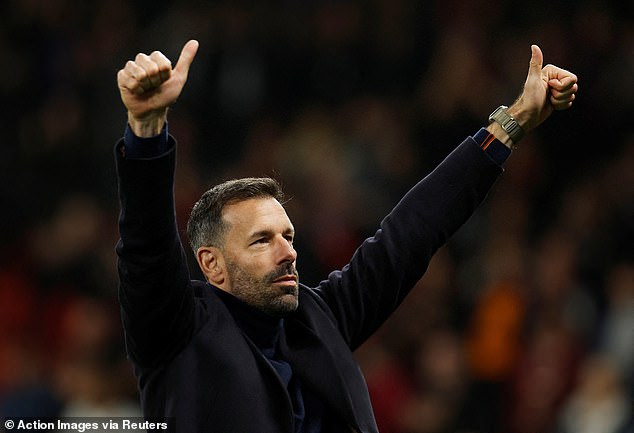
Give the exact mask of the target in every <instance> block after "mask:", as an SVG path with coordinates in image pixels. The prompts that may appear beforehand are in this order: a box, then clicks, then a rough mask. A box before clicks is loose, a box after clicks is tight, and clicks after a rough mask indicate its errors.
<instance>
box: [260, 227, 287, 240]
mask: <svg viewBox="0 0 634 433" xmlns="http://www.w3.org/2000/svg"><path fill="white" fill-rule="evenodd" d="M274 233H275V230H271V229H264V230H258V231H257V232H253V233H251V235H250V236H249V239H255V238H259V237H269V236H271V235H273V234H274ZM282 234H284V235H292V236H295V229H294V228H293V227H289V228H287V229H286V230H284V231H283V232H282Z"/></svg>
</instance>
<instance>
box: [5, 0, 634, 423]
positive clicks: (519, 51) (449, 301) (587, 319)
mask: <svg viewBox="0 0 634 433" xmlns="http://www.w3.org/2000/svg"><path fill="white" fill-rule="evenodd" d="M0 24H1V25H0V69H1V70H2V75H1V77H0V95H1V96H2V100H3V101H4V103H3V106H4V109H3V115H2V117H1V119H0V122H2V125H3V128H2V129H3V131H4V132H7V133H8V136H7V137H5V138H4V142H3V146H2V147H3V157H2V158H0V181H1V183H0V185H1V186H0V203H2V212H0V417H1V416H8V415H10V416H40V417H43V416H134V415H139V414H140V412H139V408H138V400H137V394H136V384H135V380H134V377H133V375H132V369H131V365H130V363H129V362H128V360H126V358H125V348H124V346H123V339H122V329H121V325H120V321H119V312H118V304H117V276H116V257H115V254H114V246H115V243H116V241H117V238H118V234H117V226H116V223H117V217H118V202H117V191H116V176H115V173H114V163H113V156H112V151H113V146H114V143H115V141H116V140H118V139H119V137H121V136H122V133H123V130H124V126H125V119H126V117H125V111H124V108H123V106H122V104H121V103H120V99H119V95H118V90H117V88H116V72H117V70H118V69H120V68H121V67H122V66H123V65H124V63H125V62H126V61H127V60H128V59H130V58H133V57H134V55H135V54H136V53H137V52H146V53H149V52H151V51H152V50H155V49H159V50H161V51H163V52H164V53H165V54H166V55H167V56H168V57H170V58H171V59H172V61H174V62H175V60H176V59H177V57H178V53H179V51H180V48H181V47H182V45H183V44H184V43H185V42H186V41H187V40H188V39H190V38H196V39H198V40H199V41H200V43H201V47H200V50H199V53H198V56H197V58H196V60H195V62H194V64H193V65H192V69H191V71H190V78H189V82H188V83H187V86H186V87H185V91H184V93H183V95H182V96H181V98H180V100H179V101H178V102H177V104H176V105H175V106H174V107H173V109H172V110H171V111H170V118H169V129H170V132H171V133H173V134H174V135H175V136H176V138H177V140H178V143H179V150H178V168H177V170H178V174H177V183H176V186H175V193H176V198H177V211H178V214H179V218H180V224H181V229H183V228H184V224H185V222H186V219H187V216H188V213H189V210H190V209H191V206H192V204H193V203H194V202H195V200H196V199H197V198H198V197H199V196H200V194H201V193H202V192H203V191H204V190H206V189H207V188H208V187H209V186H211V185H213V184H214V183H216V182H218V181H220V180H225V179H227V178H232V177H240V176H243V175H249V176H260V175H267V176H274V177H276V178H278V179H279V180H280V181H281V182H282V183H283V185H284V187H285V189H286V191H287V194H288V196H289V197H290V200H289V202H288V204H287V208H288V212H289V215H290V217H291V219H292V220H293V221H294V224H295V226H296V228H297V230H298V236H297V245H296V247H297V249H298V252H299V264H298V268H299V271H300V276H301V279H302V281H303V282H304V283H306V284H308V285H315V284H316V283H318V282H319V280H320V279H322V278H324V277H325V276H326V275H327V274H328V272H329V271H331V270H333V269H335V268H339V267H341V266H342V265H344V264H345V263H346V262H347V260H348V259H349V257H350V256H351V254H352V252H353V251H354V249H355V247H356V246H357V245H358V244H359V243H360V242H361V241H362V240H363V239H364V238H366V237H368V236H371V235H372V234H373V233H374V231H375V230H376V228H377V226H378V224H379V222H380V220H381V218H382V216H384V215H385V214H386V213H387V212H389V210H390V209H391V207H392V206H394V205H395V204H396V202H397V201H398V199H399V198H400V197H401V195H402V194H403V193H404V192H405V191H407V189H408V188H409V187H410V186H411V185H413V184H414V183H415V182H416V181H417V180H418V179H420V178H421V177H423V176H424V175H425V174H426V173H428V172H429V171H430V170H431V169H432V168H433V167H434V166H435V165H436V164H437V163H438V162H439V161H441V160H442V158H443V157H444V156H445V155H446V154H447V153H448V152H450V151H451V149H452V148H453V147H454V146H456V145H457V144H458V143H459V142H460V141H462V140H463V139H464V138H465V137H466V136H467V135H471V134H474V133H475V132H476V131H477V130H478V128H480V127H481V126H483V125H485V123H486V119H487V116H488V114H489V113H490V112H491V111H492V110H493V109H494V108H495V107H497V106H498V105H500V104H507V105H510V103H512V102H513V100H514V99H515V98H516V97H517V95H518V94H519V92H520V90H521V86H522V84H523V81H524V79H525V76H526V72H527V67H528V61H529V59H530V48H529V47H530V44H531V43H537V44H538V45H540V47H541V48H542V50H543V52H544V56H545V61H546V62H547V63H554V64H556V65H558V66H561V67H564V68H566V69H569V70H571V71H573V72H575V73H576V74H577V75H578V77H579V86H580V90H579V95H578V99H577V101H576V102H575V104H574V107H573V108H572V109H571V110H568V111H565V112H557V113H555V114H554V115H553V116H552V117H551V118H550V119H549V120H548V121H547V122H546V123H545V124H543V125H542V126H541V127H540V128H538V129H537V130H536V131H534V133H532V134H531V135H530V136H529V137H528V138H526V139H525V140H524V141H523V142H522V143H521V147H520V148H519V149H518V150H516V151H515V152H514V154H513V155H512V157H511V158H510V159H509V161H508V162H507V164H506V166H505V168H506V172H505V174H504V175H503V177H502V178H501V179H500V180H499V182H498V183H497V184H496V186H495V187H494V190H493V191H492V192H491V194H490V195H489V197H488V199H487V201H486V202H485V203H484V204H483V206H482V207H481V208H480V209H479V210H478V211H477V213H476V214H475V215H474V216H473V217H472V218H471V220H469V222H468V223H467V224H466V225H465V226H464V227H463V228H462V229H461V230H460V231H459V232H458V233H457V234H456V235H455V236H454V237H453V238H452V240H451V241H450V242H449V243H448V244H447V245H446V246H445V247H443V248H442V249H441V250H440V251H439V252H438V254H437V255H436V256H435V257H434V259H433V261H432V263H431V265H430V266H429V269H428V271H427V273H426V274H425V276H424V277H423V279H422V280H421V281H420V282H419V283H418V286H417V287H416V289H415V290H414V291H413V292H412V293H411V295H410V296H409V298H408V299H407V300H406V301H405V302H404V303H403V305H402V306H401V308H400V309H399V310H398V312H397V313H396V314H395V315H393V316H392V317H391V318H390V320H389V321H388V322H387V323H386V324H385V325H384V326H383V327H382V328H381V329H380V331H379V332H378V333H377V334H376V335H375V336H373V337H372V338H371V339H370V340H369V341H368V342H367V343H366V344H365V345H364V346H362V347H361V348H360V349H359V350H358V352H357V353H356V355H357V357H358V360H359V362H360V364H361V367H362V369H363V371H364V373H365V375H366V377H367V382H368V386H369V389H370V393H371V397H372V400H373V404H374V407H375V411H376V416H377V422H378V423H379V427H380V430H381V432H382V433H496V432H508V433H533V432H545V433H548V432H552V433H573V432H575V433H626V432H627V433H631V432H633V431H634V422H633V417H634V403H633V402H634V121H633V120H632V119H634V4H632V3H631V2H627V4H623V2H616V1H605V2H604V1H602V2H598V1H589V0H586V1H583V0H582V1H574V2H573V1H570V0H566V1H561V2H549V1H545V0H538V1H535V2H525V4H517V2H512V1H510V0H467V1H461V0H445V1H430V2H425V1H417V0H367V1H360V0H338V1H335V0H332V1H327V0H302V1H298V0H280V1H242V0H235V1H202V0H187V1H181V2H175V1H170V0H155V1H153V2H149V1H141V0H135V1H126V0H107V1H106V0H88V1H72V0H56V1H46V0H6V1H4V2H2V3H1V4H0ZM421 266H423V264H421ZM192 273H193V274H194V275H197V271H196V269H195V266H194V262H193V260H192Z"/></svg>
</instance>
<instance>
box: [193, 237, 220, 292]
mask: <svg viewBox="0 0 634 433" xmlns="http://www.w3.org/2000/svg"><path fill="white" fill-rule="evenodd" d="M196 260H197V261H198V266H200V269H201V270H202V271H203V274H204V275H205V277H206V278H207V281H209V282H210V283H211V284H213V285H215V286H217V287H219V288H221V289H224V288H225V287H224V286H225V284H226V282H227V272H226V267H225V262H224V257H223V255H222V252H221V251H220V249H219V248H216V247H200V248H198V251H196Z"/></svg>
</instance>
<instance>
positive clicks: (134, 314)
mask: <svg viewBox="0 0 634 433" xmlns="http://www.w3.org/2000/svg"><path fill="white" fill-rule="evenodd" d="M197 49H198V42H196V41H189V42H188V43H187V44H186V45H185V46H184V47H183V50H182V52H181V55H180V58H179V59H178V62H177V64H176V66H175V67H174V68H172V66H171V63H170V61H169V60H168V59H167V58H166V57H165V56H164V55H163V54H161V53H160V52H156V51H155V52H153V53H152V54H150V55H149V56H148V55H145V54H139V55H137V56H136V58H135V60H134V61H129V62H128V63H127V64H126V65H125V67H124V68H123V69H122V70H120V71H119V73H118V85H119V90H120V93H121V98H122V101H123V103H124V105H125V107H126V108H127V110H128V126H127V128H126V133H125V136H124V138H123V140H121V141H120V142H119V143H118V144H117V146H116V150H115V153H116V160H117V170H118V175H119V191H120V200H121V206H122V211H121V218H120V233H121V240H120V242H119V243H118V245H117V253H118V255H119V274H120V302H121V311H122V319H123V324H124V328H125V338H126V345H127V351H128V355H129V357H130V358H131V359H132V361H133V362H134V366H135V373H136V375H137V378H138V382H139V389H140V393H141V403H142V407H143V411H144V414H145V416H146V417H148V418H153V419H158V420H161V419H168V420H169V425H170V429H171V430H172V431H178V432H195V433H200V432H220V433H232V432H235V433H292V432H311V433H315V432H328V433H337V432H344V431H345V432H376V431H377V427H376V423H375V421H374V416H373V413H372V408H371V405H370V400H369V397H368V392H367V388H366V385H365V382H364V379H363V377H362V375H361V373H360V371H359V368H358V366H357V365H356V363H355V362H354V359H353V356H352V351H353V350H355V349H356V348H357V347H359V345H361V344H362V343H363V342H364V341H365V340H366V339H367V338H368V337H369V336H370V335H371V334H372V333H373V332H374V331H375V330H376V329H377V328H378V327H379V326H380V325H381V324H382V323H383V322H384V321H385V320H386V319H387V318H388V317H389V315H390V314H391V313H392V312H393V311H394V309H395V308H396V307H397V306H398V305H399V304H400V302H401V301H402V300H403V298H404V297H405V295H406V294H407V293H408V291H409V290H410V289H411V288H412V287H413V285H414V284H415V283H416V281H418V280H419V279H420V277H421V276H422V274H423V272H424V270H425V268H426V265H427V263H428V262H429V260H430V258H431V256H432V255H433V254H434V252H435V251H436V250H437V249H438V248H439V247H440V246H442V245H443V244H444V243H445V242H446V240H447V239H448V238H449V236H451V234H453V233H454V232H455V231H456V230H457V229H458V228H459V227H460V226H461V225H462V224H463V223H464V222H465V221H466V220H467V219H468V218H469V216H470V215H471V214H472V213H473V211H474V210H475V208H476V207H477V206H478V204H479V203H480V202H481V201H482V200H483V199H484V197H485V196H486V194H487V191H488V190H489V189H490V187H491V186H492V184H493V183H494V182H495V180H496V178H497V177H498V175H499V174H500V173H501V172H502V168H501V165H502V163H503V162H504V160H505V159H506V158H507V157H508V155H509V154H510V152H511V150H510V148H511V147H513V146H514V145H517V142H518V141H519V140H520V139H521V138H522V135H523V134H524V133H526V132H529V131H530V130H532V129H533V128H535V127H536V126H537V125H539V124H540V123H541V122H542V121H544V120H545V119H546V118H547V117H548V116H549V115H550V114H551V113H552V112H553V110H560V109H566V108H569V107H570V106H571V104H572V101H573V100H574V98H575V94H576V92H577V83H576V82H577V77H576V76H575V75H574V74H572V73H570V72H568V71H565V70H563V69H560V68H557V67H555V66H552V65H547V66H545V67H542V59H543V57H542V52H541V50H540V49H539V48H538V47H537V46H535V45H534V46H532V47H531V51H532V55H531V60H530V65H529V70H528V76H527V79H526V82H525V86H524V90H523V92H522V94H521V95H520V97H519V98H518V100H517V101H516V102H515V103H514V104H513V105H512V106H511V107H510V108H499V109H496V110H495V111H494V113H493V114H492V116H491V119H492V121H490V123H489V125H488V126H487V127H486V128H482V129H481V130H480V131H478V132H477V133H476V134H475V135H474V136H473V137H467V138H466V139H465V140H464V142H463V143H462V144H460V145H459V146H458V147H457V148H456V149H455V150H454V151H453V152H452V153H451V154H450V155H449V156H448V157H447V158H446V159H445V161H443V162H442V163H441V164H440V165H439V166H438V167H437V168H436V169H435V170H434V171H433V172H432V173H431V174H429V175H428V176H427V177H426V178H425V179H423V180H422V181H420V182H419V183H418V184H417V185H416V186H414V187H413V188H412V189H411V190H410V191H409V192H408V193H407V194H406V195H405V196H404V197H403V199H402V200H401V201H400V203H399V204H398V205H397V206H396V207H395V208H394V210H393V211H392V212H390V214H389V215H388V216H387V217H386V218H385V219H384V220H383V221H382V223H381V227H380V228H379V230H378V231H377V232H376V234H375V235H374V236H373V237H372V238H370V239H368V240H366V241H365V242H364V243H363V244H362V245H361V246H360V247H359V248H358V250H357V251H356V253H355V254H354V256H353V257H352V259H351V261H350V263H349V264H348V265H346V266H345V267H344V268H343V269H342V270H340V271H334V272H332V273H331V274H330V275H329V276H328V277H327V279H325V280H324V281H322V282H321V283H320V284H319V286H318V287H315V288H308V287H306V286H304V285H301V284H299V283H298V274H297V271H296V269H295V262H296V259H297V253H296V252H295V250H294V248H293V237H294V234H295V228H294V227H293V225H292V223H291V221H290V220H289V218H288V216H287V214H286V212H285V210H284V207H283V205H282V203H283V202H282V195H281V191H280V190H279V186H278V185H277V183H276V182H275V181H273V180H271V179H239V180H232V181H228V182H226V183H223V184H221V185H218V186H216V187H214V188H212V189H211V190H209V191H208V192H206V193H205V194H204V195H203V196H202V198H201V199H200V201H199V202H198V203H197V204H196V205H195V206H194V208H193V211H192V215H191V218H190V221H189V223H188V236H189V238H190V243H191V246H192V247H193V249H194V253H195V255H196V258H197V261H198V264H199V265H200V268H201V270H202V272H203V274H204V276H205V278H206V280H207V281H206V282H202V281H191V280H190V277H189V273H188V270H187V266H186V260H185V254H184V252H183V250H182V246H181V241H180V239H179V236H178V232H177V228H176V220H175V211H174V200H173V195H172V194H173V193H172V187H173V177H174V161H175V146H176V142H175V140H174V138H172V137H171V136H169V134H168V132H167V124H166V118H167V109H168V107H169V106H170V105H171V104H172V103H174V102H175V101H176V99H177V98H178V96H179V94H180V92H181V90H182V89H183V86H184V84H185V82H186V80H187V74H188V71H189V67H190V65H191V63H192V61H193V59H194V57H195V55H196V51H197Z"/></svg>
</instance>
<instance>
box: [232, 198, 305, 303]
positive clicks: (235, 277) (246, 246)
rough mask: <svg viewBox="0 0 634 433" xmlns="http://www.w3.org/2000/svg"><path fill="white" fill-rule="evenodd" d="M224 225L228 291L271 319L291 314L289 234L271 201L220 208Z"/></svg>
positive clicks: (294, 293)
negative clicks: (226, 227) (271, 316)
mask: <svg viewBox="0 0 634 433" xmlns="http://www.w3.org/2000/svg"><path fill="white" fill-rule="evenodd" d="M222 216H223V219H224V220H225V221H226V222H227V223H228V224H229V230H228V231H227V233H226V234H225V242H224V248H223V254H224V258H225V264H226V270H227V277H228V280H229V281H228V283H229V285H228V287H229V290H228V291H229V292H230V293H231V294H233V295H234V296H235V297H237V298H238V299H241V300H242V301H244V302H246V303H247V304H249V305H251V306H252V307H255V308H257V309H259V310H261V311H264V312H265V313H268V314H270V315H273V316H282V315H284V314H287V313H290V312H292V311H295V309H297V304H298V298H297V297H298V275H297V270H296V269H295V264H296V259H297V253H296V252H295V249H294V248H293V238H294V236H295V230H294V228H293V225H292V224H291V221H290V219H289V218H288V215H287V214H286V211H285V210H284V208H283V207H282V205H281V204H280V203H279V202H278V201H277V200H275V199H274V198H255V199H249V200H245V201H241V202H238V203H235V204H231V205H228V206H226V207H225V208H224V209H223V213H222Z"/></svg>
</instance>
